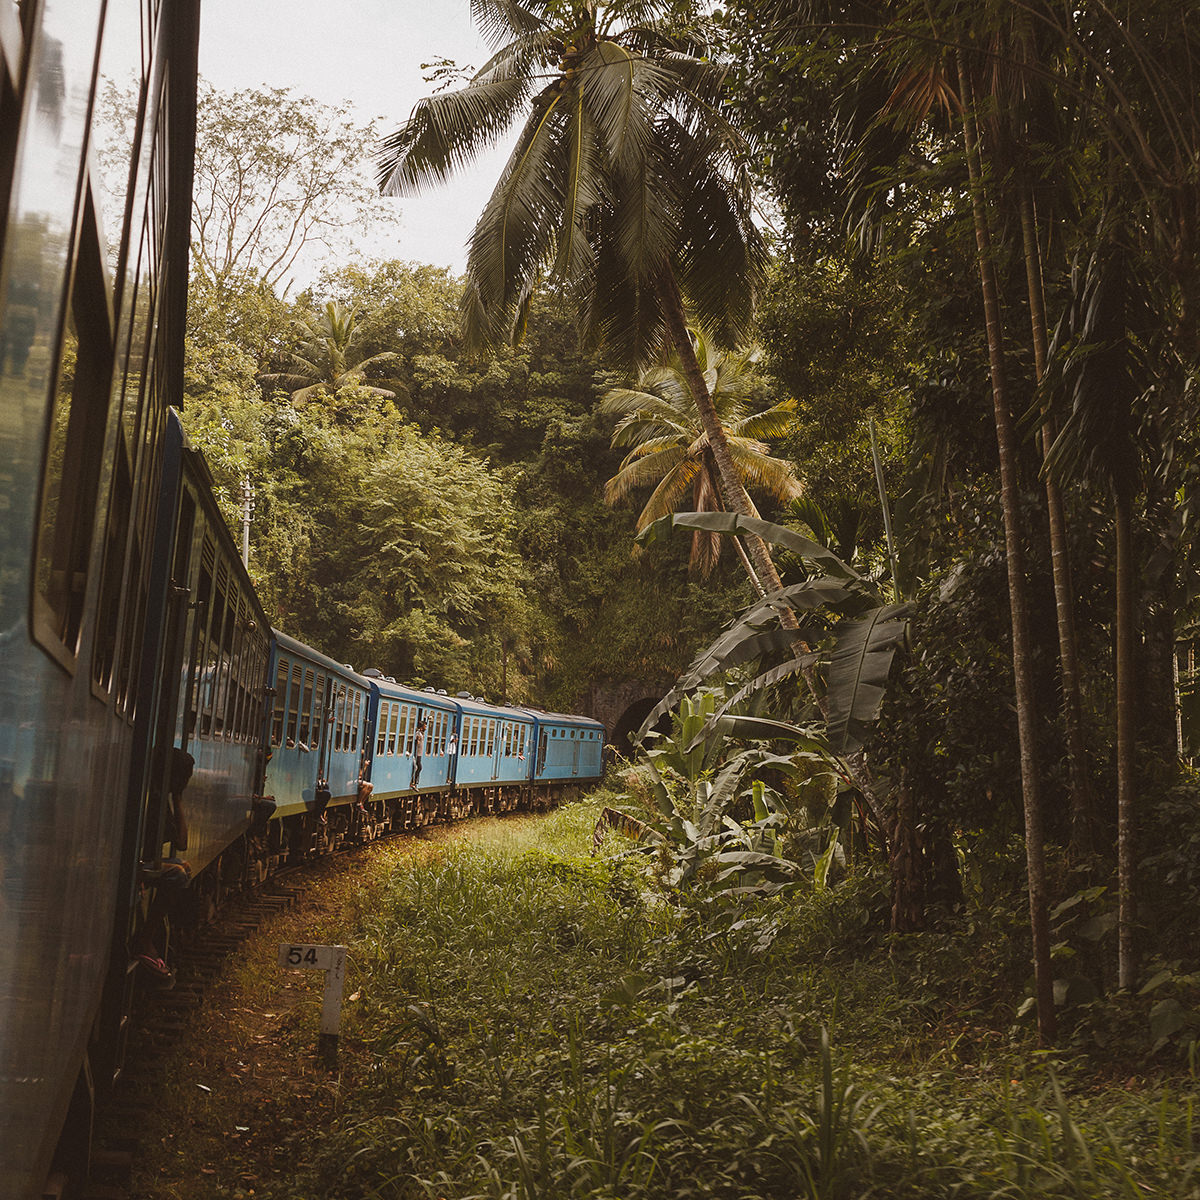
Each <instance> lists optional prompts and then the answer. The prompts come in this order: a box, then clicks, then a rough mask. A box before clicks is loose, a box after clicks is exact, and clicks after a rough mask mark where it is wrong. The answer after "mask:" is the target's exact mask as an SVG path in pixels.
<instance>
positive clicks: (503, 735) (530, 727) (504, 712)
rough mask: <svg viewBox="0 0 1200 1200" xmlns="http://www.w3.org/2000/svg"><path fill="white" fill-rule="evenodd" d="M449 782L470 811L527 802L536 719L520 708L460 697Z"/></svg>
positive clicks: (489, 810) (504, 808) (530, 799)
mask: <svg viewBox="0 0 1200 1200" xmlns="http://www.w3.org/2000/svg"><path fill="white" fill-rule="evenodd" d="M456 703H457V704H458V705H459V709H460V728H459V735H458V741H457V747H456V748H457V754H456V755H455V756H454V758H455V761H454V763H453V768H454V774H453V783H454V787H455V789H456V790H457V791H458V792H461V793H464V794H465V796H466V797H467V798H468V799H469V802H470V805H471V811H476V812H484V813H494V812H511V811H512V810H513V809H515V808H518V807H532V806H533V804H534V802H535V797H534V789H533V784H532V771H531V766H532V757H533V746H534V733H535V727H536V722H535V720H534V718H533V716H532V714H530V713H529V712H527V711H525V710H524V709H519V708H511V707H508V706H504V705H495V704H487V703H485V702H484V701H482V700H474V699H470V698H469V697H465V696H464V697H461V698H459V699H458V700H457V701H456Z"/></svg>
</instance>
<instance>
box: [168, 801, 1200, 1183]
mask: <svg viewBox="0 0 1200 1200" xmlns="http://www.w3.org/2000/svg"><path fill="white" fill-rule="evenodd" d="M598 808H599V804H598V803H597V802H585V803H582V804H579V805H574V806H571V807H569V808H566V809H563V810H561V811H560V812H558V813H555V814H553V815H551V816H550V817H549V818H547V819H545V820H541V821H524V822H520V823H513V822H497V823H493V824H490V825H488V826H485V827H482V828H478V829H477V832H476V833H475V835H474V836H472V837H471V838H470V840H455V841H446V842H445V843H443V844H440V845H437V846H435V848H434V849H433V851H432V852H426V853H422V854H420V855H417V856H413V855H405V854H402V853H399V852H396V851H387V850H385V851H384V852H383V853H382V854H381V855H379V856H378V857H377V858H376V859H374V860H373V864H374V865H373V866H372V868H371V870H369V871H367V872H366V874H365V877H364V880H363V881H362V882H360V883H358V884H356V885H355V886H354V887H353V888H350V889H348V890H347V891H346V892H345V894H344V895H342V896H341V897H340V899H339V901H338V903H337V904H336V905H332V906H331V907H330V911H329V914H328V923H327V925H326V926H325V927H324V932H326V933H327V934H328V935H329V936H331V937H332V936H345V937H347V938H348V939H349V944H350V945H351V948H352V949H351V954H352V963H353V970H352V973H351V983H350V987H351V988H353V992H352V995H353V996H354V999H353V1001H352V1002H350V1003H349V1004H348V1007H347V1016H346V1028H345V1034H346V1036H345V1053H344V1056H343V1072H342V1076H341V1079H340V1082H322V1081H321V1077H320V1075H319V1072H316V1071H315V1069H314V1070H313V1072H312V1074H311V1077H309V1076H307V1075H306V1076H305V1078H309V1079H310V1084H311V1086H308V1085H306V1086H308V1090H309V1094H310V1097H315V1099H311V1100H310V1104H309V1107H307V1108H306V1107H305V1106H304V1105H301V1106H299V1107H297V1105H296V1104H295V1103H294V1097H293V1096H291V1095H279V1096H278V1098H277V1103H278V1105H279V1106H280V1111H281V1112H283V1113H284V1114H285V1115H284V1116H282V1117H280V1115H279V1112H276V1113H275V1117H276V1124H275V1125H274V1126H272V1127H271V1128H270V1129H269V1128H267V1127H266V1126H264V1127H263V1129H262V1130H261V1134H262V1136H261V1137H260V1142H259V1150H258V1151H257V1153H258V1155H259V1159H260V1161H259V1163H258V1165H257V1166H256V1167H255V1168H254V1170H253V1171H252V1172H247V1171H243V1172H242V1175H241V1176H240V1178H241V1179H242V1181H243V1182H242V1183H241V1184H240V1185H238V1190H234V1189H233V1185H232V1184H231V1183H229V1182H228V1180H227V1179H226V1180H225V1181H224V1182H220V1181H218V1180H214V1181H212V1182H213V1187H217V1185H218V1183H219V1182H220V1187H223V1188H226V1189H228V1190H225V1191H222V1190H219V1189H218V1190H212V1188H210V1190H209V1191H208V1192H204V1191H196V1192H189V1191H187V1190H180V1191H177V1192H169V1193H168V1192H165V1191H164V1192H163V1193H161V1194H164V1195H166V1194H170V1195H181V1196H185V1195H219V1194H234V1195H236V1194H239V1191H240V1194H242V1195H251V1194H253V1195H255V1196H260V1197H270V1198H273V1200H283V1198H284V1197H288V1198H291V1197H302V1196H303V1197H307V1196H330V1197H342V1198H347V1200H348V1198H350V1197H355V1198H357V1197H370V1196H379V1197H389V1198H390V1197H395V1198H407V1197H414V1198H416V1197H435V1198H439V1197H440V1198H444V1200H467V1198H468V1197H472V1198H473V1197H494V1198H496V1200H500V1198H509V1197H511V1198H513V1200H534V1198H545V1200H551V1198H553V1200H560V1198H563V1197H589V1198H593V1197H594V1198H597V1200H599V1198H602V1197H603V1198H608V1200H637V1198H642V1197H647V1198H648V1197H661V1198H665V1197H671V1198H675V1197H723V1198H729V1200H751V1198H754V1197H763V1198H772V1200H774V1198H778V1197H793V1196H803V1197H828V1198H834V1197H859V1196H868V1195H874V1196H899V1197H904V1196H913V1197H918V1196H921V1197H925V1196H961V1197H993V1196H1014V1197H1016V1196H1070V1197H1093V1196H1095V1197H1107V1196H1113V1197H1134V1196H1138V1197H1144V1196H1151V1195H1153V1196H1167V1197H1191V1196H1198V1195H1200V1173H1198V1172H1200V1157H1198V1152H1200V1128H1198V1126H1197V1122H1196V1120H1195V1118H1194V1113H1193V1106H1194V1103H1195V1100H1196V1097H1197V1087H1196V1084H1195V1080H1194V1078H1193V1076H1192V1075H1191V1074H1189V1073H1187V1072H1186V1071H1183V1072H1177V1073H1176V1077H1175V1078H1174V1079H1173V1080H1172V1081H1169V1082H1167V1081H1164V1080H1161V1079H1159V1080H1157V1081H1150V1080H1147V1079H1145V1078H1142V1077H1138V1078H1134V1079H1129V1078H1122V1079H1121V1082H1120V1083H1119V1084H1118V1083H1116V1082H1114V1080H1113V1078H1112V1075H1111V1073H1109V1075H1108V1076H1107V1077H1106V1076H1105V1075H1104V1073H1103V1072H1099V1073H1098V1072H1097V1071H1095V1070H1094V1069H1092V1065H1091V1064H1089V1063H1087V1062H1086V1061H1084V1060H1081V1059H1074V1060H1069V1061H1068V1060H1059V1061H1053V1060H1050V1059H1048V1058H1046V1057H1044V1056H1037V1055H1035V1054H1033V1053H1032V1052H1031V1051H1030V1050H1029V1048H1028V1046H1027V1045H1025V1046H1023V1047H1022V1045H1021V1040H1022V1039H1021V1038H1020V1036H1018V1037H1017V1039H1016V1040H1015V1041H1014V1038H1013V1036H1012V1034H1011V1032H1010V1023H1011V1011H1012V1008H1011V1004H1010V1003H1009V999H1010V998H1009V995H1008V993H1007V992H1006V991H1005V989H1004V988H1003V987H1002V986H1001V985H1000V983H999V982H998V981H999V980H1001V979H1003V978H1007V976H1008V975H1010V974H1011V972H1012V971H1013V970H1014V969H1016V964H1014V963H1013V962H1012V961H1010V960H1009V958H1008V957H1006V955H1011V951H1010V950H1009V949H1008V947H1009V940H1008V939H1007V937H1006V936H1005V931H1004V930H1003V929H992V930H987V929H977V930H976V931H975V932H974V933H973V934H969V935H963V934H959V935H955V936H949V935H947V936H944V937H937V936H929V937H924V938H922V939H912V940H909V941H906V942H900V943H891V944H890V945H889V944H887V943H885V942H884V941H883V939H882V938H881V936H880V934H879V933H878V930H879V929H880V928H881V921H880V908H881V905H882V902H883V898H882V892H881V889H880V887H879V885H878V884H877V882H875V881H873V880H871V879H870V878H864V879H860V880H857V881H851V882H848V883H847V884H844V885H843V886H842V887H840V888H838V889H836V890H833V891H830V892H827V893H823V894H822V895H820V896H816V897H813V896H806V897H797V898H795V899H791V900H777V901H774V902H772V903H771V904H770V905H767V906H763V907H760V908H758V909H756V910H754V911H753V912H743V913H740V914H731V913H729V912H725V911H717V910H713V909H710V908H709V907H707V906H706V905H704V904H703V903H683V904H679V903H669V902H667V901H666V900H664V899H662V898H660V897H658V896H657V895H656V894H654V893H653V892H647V891H646V890H645V888H644V886H643V883H644V881H643V878H642V876H641V875H640V873H639V870H638V867H637V864H636V863H635V862H634V861H633V860H631V859H628V858H624V857H621V856H620V853H619V852H620V850H621V849H622V847H621V846H620V845H619V843H618V844H617V845H610V847H608V849H609V855H608V856H607V857H600V858H592V857H590V855H589V854H588V850H589V849H590V841H591V830H592V827H593V824H594V822H595V818H596V815H597V813H598ZM317 924H318V925H319V924H320V923H319V922H318V923H317ZM293 936H294V935H293ZM313 940H316V939H315V938H314V939H313ZM867 951H870V952H869V953H868V952H867ZM235 982H236V981H235ZM237 986H240V987H248V988H251V989H253V987H254V986H255V985H254V984H253V982H252V981H251V980H245V981H243V982H242V983H241V984H238V985H237ZM348 990H350V989H349V988H348ZM261 1003H275V1001H274V1000H273V999H272V997H270V996H259V997H258V1000H257V1001H253V1000H251V1001H247V1003H246V1007H247V1008H248V1009H252V1010H253V1009H256V1008H257V1007H258V1006H260V1004H261ZM306 1005H307V1007H306ZM315 1008H316V1001H315V996H314V997H312V998H311V999H310V1000H308V1001H306V1002H305V1004H301V1005H300V1006H298V1007H297V1008H296V1009H295V1010H293V1011H295V1012H298V1013H299V1014H300V1015H299V1016H297V1017H296V1018H294V1023H295V1024H296V1025H297V1026H305V1027H307V1025H308V1024H309V1023H311V1026H312V1028H315V1024H316V1016H315ZM268 1011H272V1010H268ZM308 1033H309V1036H310V1037H311V1029H309V1031H308ZM276 1036H282V1037H284V1038H285V1041H286V1036H291V1035H282V1034H281V1035H276ZM297 1036H298V1035H297ZM300 1058H303V1055H302V1054H299V1053H298V1052H296V1051H295V1048H294V1047H293V1048H292V1053H291V1056H290V1057H285V1059H284V1060H281V1061H286V1062H288V1063H292V1064H294V1063H295V1062H296V1061H298V1059H300ZM289 1069H291V1070H293V1072H294V1070H295V1068H294V1065H293V1066H292V1067H290V1068H289ZM306 1070H307V1068H306ZM260 1074H261V1073H260ZM291 1078H292V1082H291V1083H286V1082H285V1081H283V1080H281V1081H280V1082H281V1084H282V1085H283V1086H284V1088H285V1090H286V1089H287V1088H291V1090H292V1091H293V1092H294V1091H295V1088H296V1084H295V1078H296V1077H295V1075H294V1074H293V1076H292V1077H291ZM1105 1078H1107V1079H1108V1082H1104V1081H1103V1080H1104V1079H1105ZM262 1083H263V1084H264V1085H265V1083H266V1080H265V1075H264V1078H263V1079H262ZM305 1112H307V1113H308V1118H307V1119H305V1116H304V1113H305ZM247 1119H249V1118H247ZM280 1120H282V1121H283V1122H284V1123H283V1124H279V1121H280ZM271 1129H274V1134H272V1132H271ZM247 1136H249V1135H247ZM273 1136H277V1137H279V1138H286V1149H282V1148H280V1147H279V1146H275V1147H274V1148H273V1149H264V1148H263V1146H262V1143H263V1141H266V1142H267V1143H270V1142H271V1141H272V1137H273ZM264 1155H266V1156H267V1157H268V1158H269V1160H270V1161H269V1162H263V1161H261V1160H262V1158H263V1156H264ZM247 1161H253V1154H251V1155H250V1157H249V1158H248V1160H247ZM210 1169H212V1168H210ZM217 1173H218V1175H220V1174H221V1171H220V1170H218V1172H217ZM251 1180H252V1181H253V1182H252V1183H251Z"/></svg>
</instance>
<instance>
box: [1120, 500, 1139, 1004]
mask: <svg viewBox="0 0 1200 1200" xmlns="http://www.w3.org/2000/svg"><path fill="white" fill-rule="evenodd" d="M1131 509H1132V505H1131V503H1130V498H1129V496H1128V495H1127V494H1126V491H1125V489H1124V488H1118V489H1117V496H1116V504H1115V511H1116V527H1117V528H1116V535H1117V614H1116V660H1117V986H1118V987H1120V988H1124V989H1129V988H1132V987H1133V985H1134V981H1135V979H1136V977H1137V932H1136V930H1137V915H1136V911H1135V891H1134V889H1135V886H1136V881H1135V878H1134V862H1135V829H1136V826H1135V821H1134V817H1135V805H1136V786H1135V775H1134V738H1135V734H1134V726H1135V722H1136V714H1135V709H1136V701H1135V692H1134V689H1135V684H1134V677H1133V672H1134V665H1133V658H1134V655H1133V630H1134V625H1133V534H1132V525H1133V515H1132V511H1131Z"/></svg>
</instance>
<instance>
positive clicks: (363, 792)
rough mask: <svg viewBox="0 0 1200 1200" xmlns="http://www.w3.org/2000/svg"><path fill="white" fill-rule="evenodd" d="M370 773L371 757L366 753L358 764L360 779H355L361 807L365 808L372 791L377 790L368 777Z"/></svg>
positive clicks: (357, 796) (356, 792) (356, 793)
mask: <svg viewBox="0 0 1200 1200" xmlns="http://www.w3.org/2000/svg"><path fill="white" fill-rule="evenodd" d="M370 773H371V759H370V758H369V757H368V756H367V755H366V754H365V753H364V754H363V756H362V760H361V761H360V762H359V764H358V779H357V780H354V781H353V782H354V785H355V796H356V798H357V801H358V806H359V808H363V807H364V806H365V805H366V802H367V800H369V799H370V796H371V793H372V792H373V791H374V790H375V785H374V784H373V783H372V782H371V781H370V780H369V779H368V778H367V776H368V775H370Z"/></svg>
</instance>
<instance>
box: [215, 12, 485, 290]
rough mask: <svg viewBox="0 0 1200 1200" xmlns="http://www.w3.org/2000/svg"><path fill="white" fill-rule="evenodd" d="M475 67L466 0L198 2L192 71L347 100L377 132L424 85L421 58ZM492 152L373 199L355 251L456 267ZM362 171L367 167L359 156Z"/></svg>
mask: <svg viewBox="0 0 1200 1200" xmlns="http://www.w3.org/2000/svg"><path fill="white" fill-rule="evenodd" d="M442 56H444V57H447V58H452V59H454V60H455V61H456V62H457V63H458V65H459V66H466V65H470V66H473V67H479V66H482V64H483V63H484V62H486V61H487V59H488V58H489V57H490V54H489V51H488V47H487V45H486V44H485V43H484V42H482V41H480V40H479V39H478V38H477V37H476V35H475V31H474V29H473V28H472V26H471V17H470V5H469V0H202V3H201V6H200V74H201V75H202V76H203V77H204V78H205V79H207V80H208V81H209V82H210V83H212V84H214V85H215V86H216V87H218V88H221V89H223V90H234V89H238V88H248V87H260V86H267V87H283V88H290V89H291V90H292V91H294V92H296V93H298V94H302V95H309V96H313V97H315V98H316V99H318V100H321V101H324V102H326V103H340V102H341V101H342V100H349V101H351V102H352V103H353V104H354V106H355V108H356V109H357V112H358V116H359V118H360V119H361V120H362V121H363V123H366V122H367V121H368V120H370V119H371V118H372V117H382V118H384V120H383V125H382V128H383V130H384V132H391V131H392V130H394V129H396V128H398V127H399V126H400V125H401V124H403V122H404V120H405V119H406V118H407V117H408V114H409V112H410V111H411V109H412V106H413V105H414V104H415V103H416V102H417V101H418V100H419V99H421V97H422V96H424V95H426V94H427V93H428V92H429V90H430V85H428V84H427V83H426V82H425V80H424V78H423V75H424V72H422V70H421V64H422V63H425V62H429V61H430V60H432V59H434V58H438V57H442ZM504 158H505V153H504V152H503V151H497V152H495V153H493V154H491V155H490V156H485V157H482V158H481V159H480V160H479V164H478V167H477V169H475V170H473V171H472V173H471V174H470V175H469V176H468V175H467V174H463V175H459V176H457V177H456V178H455V179H453V180H452V181H451V182H450V183H448V184H446V185H444V186H442V187H441V188H438V189H436V190H435V191H432V192H430V193H429V194H428V195H426V196H422V197H420V198H418V199H413V200H407V199H406V200H387V201H381V204H385V205H386V206H387V208H388V209H389V211H390V212H394V213H395V214H396V219H395V220H394V221H391V220H383V221H381V222H380V223H379V228H378V229H377V230H376V231H375V233H374V235H373V236H371V237H369V238H368V239H366V241H365V243H364V244H362V245H361V246H360V247H358V249H360V250H361V252H362V254H363V256H364V257H372V258H402V259H411V260H414V261H417V262H427V263H433V264H434V265H435V266H444V267H450V268H452V269H453V270H454V271H455V272H456V273H457V272H461V271H462V269H463V266H464V264H465V262H466V240H467V237H468V235H469V234H470V231H471V229H472V228H473V227H474V224H475V219H476V218H477V217H478V216H479V213H480V212H481V211H482V209H483V206H484V203H485V202H486V200H487V197H488V195H489V194H490V193H491V190H492V187H493V185H494V184H495V182H496V179H497V178H498V177H499V174H500V169H501V166H502V164H503V161H504ZM364 166H365V168H366V169H369V170H370V169H371V168H370V166H369V164H368V163H365V164H364Z"/></svg>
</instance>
